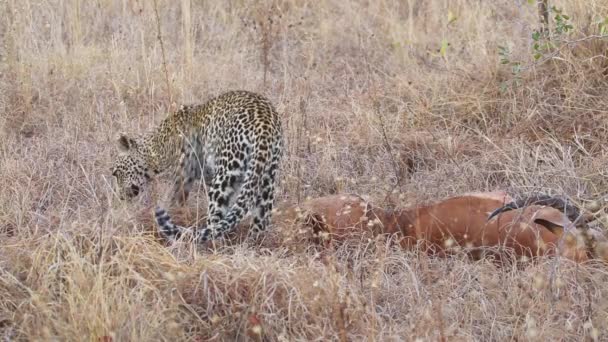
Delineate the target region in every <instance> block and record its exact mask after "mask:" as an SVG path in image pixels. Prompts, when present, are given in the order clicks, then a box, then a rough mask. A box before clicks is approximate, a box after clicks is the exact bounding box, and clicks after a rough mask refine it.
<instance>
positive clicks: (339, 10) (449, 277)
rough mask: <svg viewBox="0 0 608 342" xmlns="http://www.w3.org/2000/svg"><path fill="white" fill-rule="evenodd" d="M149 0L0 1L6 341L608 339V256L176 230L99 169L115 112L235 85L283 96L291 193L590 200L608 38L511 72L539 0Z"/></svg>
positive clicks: (525, 56) (383, 200)
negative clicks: (171, 235)
mask: <svg viewBox="0 0 608 342" xmlns="http://www.w3.org/2000/svg"><path fill="white" fill-rule="evenodd" d="M550 3H551V4H553V5H555V6H557V7H559V8H563V9H564V12H565V13H567V14H569V15H570V16H571V18H572V22H573V24H574V26H575V28H574V32H573V33H572V35H571V36H570V37H569V39H578V38H581V37H584V36H589V35H594V34H599V31H598V28H597V25H596V24H595V23H596V21H597V20H598V19H601V18H606V16H608V5H607V3H606V2H605V1H604V0H570V1H566V0H564V1H552V0H550ZM157 10H158V11H157V12H158V20H157V17H156V14H155V6H154V1H127V0H125V1H117V0H116V1H111V0H96V1H81V0H50V1H43V0H23V1H17V0H3V1H0V14H1V16H2V20H1V21H0V60H1V61H0V337H2V338H4V340H7V341H8V340H43V341H49V340H58V341H77V340H91V341H109V340H110V339H112V340H114V341H157V340H188V341H203V340H208V339H211V340H246V339H254V340H256V339H258V337H260V336H263V337H264V338H266V339H268V340H285V341H286V340H319V341H321V340H322V341H327V340H343V341H345V340H376V341H389V340H390V341H393V340H415V339H417V338H419V339H420V340H425V341H427V340H428V341H435V340H441V339H445V340H449V341H507V340H517V341H520V340H538V341H545V340H569V341H582V340H585V339H589V340H593V339H597V340H608V333H607V332H606V331H607V328H608V299H607V298H606V296H607V295H608V286H607V284H606V282H607V280H608V270H607V269H606V267H605V266H602V265H582V266H577V265H574V264H573V263H570V262H568V261H566V260H557V261H554V260H551V259H546V260H544V259H543V260H540V261H539V262H538V263H537V264H533V265H529V266H528V267H522V268H515V267H512V268H511V267H509V268H499V267H497V266H495V265H494V264H492V263H490V262H488V261H479V262H473V261H468V260H467V259H466V258H465V257H464V256H463V257H455V258H452V259H434V258H429V257H426V256H424V255H423V254H420V253H416V252H406V251H401V250H396V249H391V248H386V247H385V244H383V243H382V242H371V243H361V244H359V245H350V246H343V247H341V248H339V249H338V250H336V252H335V253H334V254H333V255H332V254H331V253H330V254H326V255H325V257H324V258H320V257H319V255H317V254H315V252H313V251H311V252H310V253H295V254H294V253H288V252H286V251H285V250H282V249H281V248H277V249H273V250H261V249H259V248H255V247H254V246H247V245H237V246H233V247H226V248H224V249H220V250H218V251H217V252H214V253H210V252H203V251H197V250H196V249H195V248H193V247H192V246H191V245H189V244H187V243H182V244H178V245H176V246H174V247H167V246H165V245H163V244H160V243H158V242H157V241H156V240H155V239H154V238H152V237H150V236H149V234H146V231H149V230H150V229H151V227H150V226H149V225H144V224H142V222H144V221H145V220H144V221H141V220H138V218H139V217H141V216H142V215H144V216H145V215H148V213H149V214H150V215H151V210H150V205H152V204H153V202H152V200H153V197H154V196H153V195H152V194H151V193H146V194H144V195H143V196H142V198H141V199H139V200H138V201H136V202H134V203H121V202H120V201H118V200H117V199H116V198H115V197H114V196H113V194H112V190H111V186H110V184H111V178H110V177H109V172H108V171H109V167H110V165H111V161H112V158H113V156H114V155H115V154H116V148H115V143H114V136H115V133H116V132H117V131H119V130H124V131H127V132H142V131H144V130H146V129H149V128H151V127H152V126H153V125H154V124H155V123H158V122H159V120H161V119H162V118H163V117H165V115H166V114H167V112H168V110H170V108H172V107H174V106H176V105H178V104H180V103H194V102H200V101H204V100H205V99H206V98H208V97H210V96H212V95H217V94H219V93H220V92H223V91H225V90H228V89H235V88H243V89H249V90H254V91H258V92H261V93H264V94H265V95H267V96H268V97H269V98H270V99H271V100H272V101H273V102H274V103H275V104H276V106H277V108H278V110H279V111H280V112H281V113H282V115H283V118H284V125H285V129H286V134H287V153H286V158H285V161H284V163H283V167H282V173H281V185H280V188H279V190H278V197H279V200H280V201H288V202H297V201H300V200H302V199H303V198H305V197H307V196H316V195H322V194H329V193H335V192H354V193H359V194H362V195H364V196H365V197H366V198H368V199H370V200H372V201H374V203H376V204H378V205H386V206H388V205H394V204H396V205H406V204H413V203H416V202H418V201H427V200H432V199H438V198H442V197H445V196H448V195H452V194H458V193H461V192H465V191H483V190H494V189H499V188H502V189H508V190H509V191H511V192H512V193H514V194H516V193H520V192H524V193H526V192H531V191H536V190H542V191H545V192H549V193H556V194H565V195H568V196H571V197H573V198H583V199H588V198H595V197H597V196H599V195H601V194H605V193H606V191H607V190H608V184H607V183H606V179H607V178H606V172H607V171H606V169H607V168H606V167H607V166H608V156H606V152H605V151H606V150H605V148H604V144H603V142H604V141H606V138H607V137H608V130H607V128H608V96H607V95H608V78H607V77H608V76H607V75H608V70H607V67H608V61H607V59H606V56H607V53H606V51H607V50H606V49H607V46H608V42H607V41H606V39H600V38H598V39H591V40H586V41H582V42H580V43H579V44H576V45H572V46H569V47H566V48H564V49H562V50H561V51H560V52H559V53H558V54H557V55H556V56H555V57H556V58H554V59H552V60H550V61H548V62H546V63H544V64H542V65H538V66H535V67H531V68H528V69H526V70H525V71H524V72H523V73H522V76H521V82H520V84H519V85H516V84H508V85H507V86H506V87H504V88H503V90H501V83H503V82H505V81H507V82H508V81H509V80H512V79H513V76H512V75H511V71H510V68H509V66H508V65H501V64H500V61H499V56H498V46H499V45H504V46H508V47H509V48H510V50H511V51H512V52H513V56H514V57H513V59H520V60H523V61H525V62H530V61H532V58H531V54H532V52H531V48H530V46H531V45H532V41H531V38H530V37H531V34H532V30H534V29H535V28H536V27H537V26H538V25H537V23H538V17H537V12H536V7H535V6H534V5H530V4H528V2H527V1H524V0H515V1H507V0H500V1H475V0H452V1H440V0H436V1H422V0H409V1H397V0H378V1H345V0H321V1H313V0H273V1H270V0H268V1H260V2H256V1H247V0H239V1H236V0H235V1H222V0H211V1H204V2H203V1H189V0H184V1H161V0H159V1H158V6H157ZM449 13H451V15H450V16H452V15H453V16H456V20H455V21H453V22H452V23H449V24H448V14H449ZM159 24H160V29H161V32H162V40H159V39H158V38H157V30H158V28H159ZM444 39H445V42H449V45H446V46H445V47H446V48H447V49H446V50H445V53H444V54H442V53H441V51H440V47H441V46H442V41H443V40H444ZM161 41H162V43H163V44H162V46H161ZM163 50H164V51H163ZM163 52H164V55H165V59H166V67H167V68H166V69H167V70H166V71H165V70H164V68H163ZM389 194H390V195H391V196H389ZM203 198H204V197H203V196H198V198H192V199H191V201H190V203H189V205H190V206H191V207H193V208H194V207H196V206H197V200H200V201H202V200H203ZM145 217H147V216H145ZM328 255H329V256H328ZM260 329H261V330H260ZM256 334H257V335H256Z"/></svg>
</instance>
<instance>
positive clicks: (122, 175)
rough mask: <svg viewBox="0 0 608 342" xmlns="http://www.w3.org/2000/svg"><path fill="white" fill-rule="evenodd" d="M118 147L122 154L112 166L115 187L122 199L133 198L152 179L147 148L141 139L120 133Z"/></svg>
mask: <svg viewBox="0 0 608 342" xmlns="http://www.w3.org/2000/svg"><path fill="white" fill-rule="evenodd" d="M117 143H118V149H119V151H120V154H119V155H118V156H117V157H116V159H115V160H114V164H113V166H112V168H111V171H112V176H114V178H115V180H116V182H115V189H116V192H117V194H118V196H119V198H120V199H121V200H125V199H132V198H134V197H136V196H137V195H139V193H140V192H141V191H142V190H143V189H144V187H145V186H146V185H147V184H148V182H149V181H150V180H151V179H152V174H153V172H152V170H151V168H150V166H149V165H148V162H147V161H146V158H145V154H144V153H142V152H143V151H144V150H145V148H144V146H143V145H142V140H141V139H136V138H132V137H129V136H127V135H125V134H123V133H121V134H119V136H118V139H117Z"/></svg>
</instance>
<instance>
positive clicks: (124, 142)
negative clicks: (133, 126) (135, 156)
mask: <svg viewBox="0 0 608 342" xmlns="http://www.w3.org/2000/svg"><path fill="white" fill-rule="evenodd" d="M116 140H117V142H118V149H119V150H121V151H123V152H127V151H129V150H131V149H133V148H135V147H136V146H137V142H136V141H135V139H133V138H130V137H129V136H127V135H126V134H124V133H120V134H118V138H117V139H116Z"/></svg>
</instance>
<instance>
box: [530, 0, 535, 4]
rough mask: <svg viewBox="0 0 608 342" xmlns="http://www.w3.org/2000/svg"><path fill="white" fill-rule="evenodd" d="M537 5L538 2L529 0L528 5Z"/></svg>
mask: <svg viewBox="0 0 608 342" xmlns="http://www.w3.org/2000/svg"><path fill="white" fill-rule="evenodd" d="M534 4H536V0H528V5H534Z"/></svg>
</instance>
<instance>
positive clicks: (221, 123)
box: [112, 91, 283, 242]
mask: <svg viewBox="0 0 608 342" xmlns="http://www.w3.org/2000/svg"><path fill="white" fill-rule="evenodd" d="M118 142H119V147H120V148H121V150H122V151H123V152H124V153H123V154H122V155H121V156H119V157H118V158H117V159H116V161H115V165H114V166H113V168H112V173H113V175H114V177H115V178H116V182H117V188H118V189H117V192H118V193H119V196H120V197H121V198H123V199H124V198H133V197H135V196H137V195H138V193H139V192H140V191H141V189H142V188H143V187H144V186H145V185H146V184H147V183H148V182H149V181H150V180H151V179H152V177H154V176H155V175H157V174H159V173H161V172H164V171H166V170H170V169H172V168H173V171H174V176H175V180H174V183H173V188H172V192H171V194H170V199H169V200H170V202H171V204H173V203H179V204H183V203H184V202H185V201H186V200H187V198H188V195H189V193H190V191H191V190H192V187H193V185H194V182H195V181H197V180H203V181H204V183H205V185H206V187H207V198H208V212H207V223H206V226H204V227H200V228H199V229H197V230H196V234H195V240H196V241H197V242H204V241H207V240H210V239H215V238H218V237H221V236H223V235H224V234H226V233H227V232H230V231H232V230H233V229H234V228H235V226H236V224H238V223H239V222H240V221H241V220H242V219H243V217H244V216H245V215H246V214H247V213H251V214H252V216H253V220H252V227H251V230H252V232H253V233H256V234H257V233H260V232H262V231H264V230H265V229H266V228H267V226H268V225H269V223H270V218H271V212H272V207H273V202H274V190H275V189H274V188H275V181H276V179H277V173H278V170H279V164H280V161H281V157H282V154H283V133H282V129H281V122H280V119H279V116H278V114H277V112H276V110H275V108H274V107H273V105H272V104H271V103H270V101H269V100H268V99H266V98H265V97H263V96H261V95H258V94H255V93H252V92H249V91H230V92H227V93H224V94H222V95H219V96H217V97H215V98H212V99H211V100H209V101H207V102H206V103H204V104H201V105H190V106H182V107H181V108H180V109H178V110H177V111H175V112H174V113H173V114H172V115H170V116H169V117H167V118H166V119H165V120H164V121H162V122H161V124H160V125H159V126H158V127H157V128H156V129H155V130H153V131H151V132H149V133H147V134H145V135H143V136H140V137H137V138H130V137H128V136H127V135H125V134H121V135H120V137H119V139H118ZM155 217H156V222H157V224H158V227H159V231H160V233H161V235H163V236H165V237H167V238H169V239H175V238H178V237H179V236H181V235H182V233H183V232H184V231H186V230H187V229H189V228H185V227H182V226H179V225H176V224H174V223H173V222H172V220H171V217H170V216H169V214H168V213H167V211H166V210H165V209H164V208H163V206H158V207H157V208H156V210H155Z"/></svg>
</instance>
